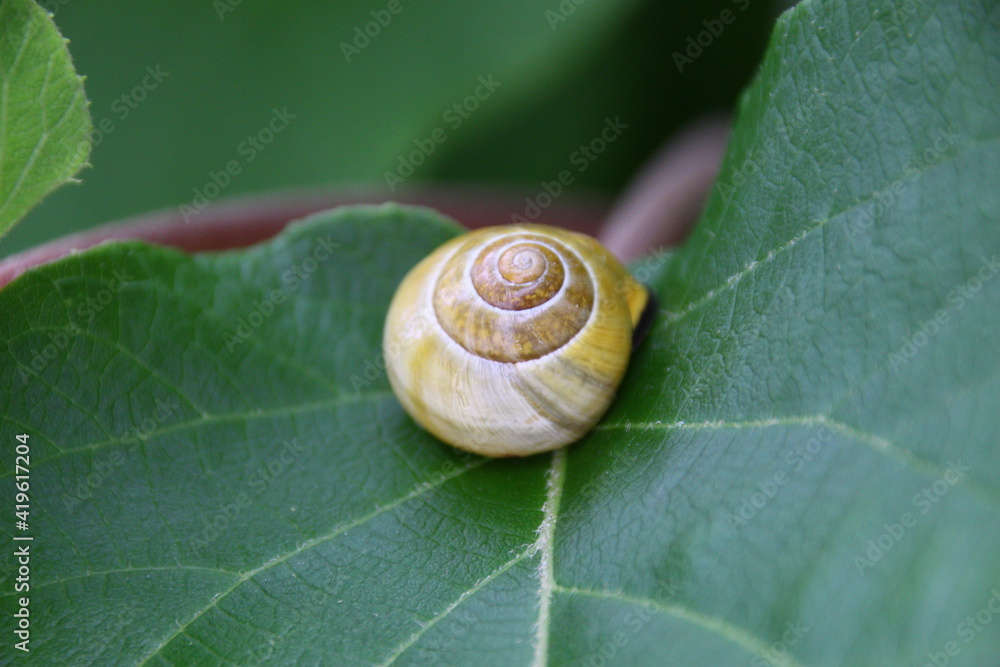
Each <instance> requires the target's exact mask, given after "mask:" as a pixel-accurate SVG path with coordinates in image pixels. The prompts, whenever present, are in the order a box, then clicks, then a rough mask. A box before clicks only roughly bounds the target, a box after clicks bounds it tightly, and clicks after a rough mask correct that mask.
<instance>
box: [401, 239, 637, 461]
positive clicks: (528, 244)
mask: <svg viewBox="0 0 1000 667" xmlns="http://www.w3.org/2000/svg"><path fill="white" fill-rule="evenodd" d="M648 298H649V297H648V293H647V291H646V288H645V287H643V286H642V285H641V284H640V283H638V282H637V281H636V280H635V279H634V278H633V277H632V276H631V275H630V274H629V272H628V271H627V270H626V269H625V267H624V266H622V264H621V263H620V262H619V261H618V260H617V259H615V257H614V256H612V255H611V253H609V252H608V251H607V250H606V249H605V248H604V247H603V246H602V245H600V244H599V243H598V242H597V241H596V240H594V239H592V238H590V237H589V236H584V235H582V234H577V233H574V232H569V231H566V230H562V229H558V228H555V227H548V226H544V225H510V226H502V227H488V228H485V229H481V230H478V231H475V232H472V233H469V234H465V235H462V236H459V237H457V238H455V239H453V240H451V241H449V242H447V243H445V244H444V245H442V246H441V247H440V248H438V249H437V250H435V251H434V252H433V253H432V254H431V255H430V256H429V257H427V258H426V259H424V260H423V261H421V262H420V263H419V264H417V266H415V267H414V268H413V270H411V271H410V272H409V274H407V276H406V277H405V278H404V279H403V282H402V283H401V284H400V286H399V289H398V290H397V291H396V294H395V296H394V297H393V300H392V304H391V305H390V307H389V314H388V317H387V319H386V323H385V331H384V335H383V351H384V353H385V358H386V369H387V371H388V375H389V381H390V383H391V384H392V388H393V391H394V392H395V394H396V396H397V397H398V398H399V400H400V402H401V403H402V404H403V407H404V408H405V409H406V411H407V412H408V413H409V414H410V416H411V417H413V419H414V420H416V421H417V422H418V423H419V424H420V425H421V426H423V427H424V428H426V429H427V430H428V431H430V432H431V433H433V434H434V435H436V436H437V437H438V438H440V439H441V440H443V441H445V442H447V443H449V444H451V445H454V446H455V447H459V448H461V449H466V450H469V451H472V452H475V453H477V454H483V455H486V456H527V455H530V454H536V453H538V452H544V451H548V450H551V449H555V448H557V447H561V446H563V445H566V444H569V443H571V442H574V441H575V440H578V439H579V438H581V437H582V436H583V435H584V434H585V433H587V432H588V431H589V430H590V429H591V428H593V426H594V424H596V423H597V421H598V420H599V419H600V418H601V416H602V415H603V414H604V413H605V412H606V411H607V409H608V407H609V406H610V404H611V401H612V399H613V398H614V395H615V392H616V390H617V389H618V385H619V384H620V383H621V380H622V378H623V377H624V375H625V369H626V368H627V366H628V360H629V355H630V354H631V351H632V333H633V329H634V328H635V326H636V324H637V323H638V321H639V318H640V316H641V315H642V312H643V309H644V308H645V306H646V303H647V300H648Z"/></svg>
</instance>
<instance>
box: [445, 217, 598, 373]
mask: <svg viewBox="0 0 1000 667" xmlns="http://www.w3.org/2000/svg"><path fill="white" fill-rule="evenodd" d="M475 250H476V248H475V247H469V246H461V247H460V248H459V249H458V250H457V251H456V252H455V254H454V255H452V257H451V258H450V259H449V260H448V261H447V263H446V265H445V267H444V269H443V270H442V272H441V275H440V278H439V279H438V283H437V286H436V289H435V293H434V310H435V313H436V315H437V318H438V321H439V322H440V323H441V327H442V328H443V329H444V330H445V331H446V332H447V333H448V335H449V336H450V337H451V338H452V340H454V341H455V342H456V343H458V344H459V345H461V346H462V347H463V348H465V349H466V350H468V351H469V352H471V353H472V354H475V355H478V356H480V357H483V358H486V359H491V360H493V361H501V362H506V363H515V362H518V361H528V360H530V359H538V358H539V357H542V356H545V355H546V354H549V353H550V352H553V351H555V350H557V349H559V348H560V347H562V346H563V345H565V344H566V343H567V342H568V341H569V340H570V339H572V338H573V337H574V336H575V335H576V334H577V332H579V331H580V329H582V328H583V326H584V325H585V324H586V322H587V320H588V319H589V318H590V313H591V311H592V310H593V307H594V285H593V282H592V280H591V277H590V273H589V272H588V271H587V269H586V268H585V267H584V266H583V264H582V263H581V261H580V259H579V258H578V257H577V255H576V254H575V253H574V252H572V251H571V250H570V249H568V248H567V247H566V246H564V245H563V244H561V243H559V242H558V241H555V240H553V239H550V238H546V237H544V236H539V235H535V234H524V233H513V234H510V235H508V236H504V237H501V238H500V239H498V240H497V241H494V242H493V243H491V244H489V245H488V246H486V248H484V249H483V250H482V251H481V252H479V253H478V254H477V255H476V258H475V260H474V261H472V262H471V263H470V262H469V259H468V256H469V253H472V252H475ZM466 274H468V278H466ZM470 283H471V286H472V288H473V289H469V286H470Z"/></svg>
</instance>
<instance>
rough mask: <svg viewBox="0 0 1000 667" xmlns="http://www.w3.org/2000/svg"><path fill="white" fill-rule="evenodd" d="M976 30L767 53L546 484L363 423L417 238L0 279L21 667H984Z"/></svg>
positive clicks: (385, 405)
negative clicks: (617, 355) (19, 550)
mask: <svg viewBox="0 0 1000 667" xmlns="http://www.w3.org/2000/svg"><path fill="white" fill-rule="evenodd" d="M998 18H1000V15H998V10H997V6H996V4H995V3H986V2H984V3H979V4H975V3H966V5H964V6H961V7H960V6H958V5H957V3H955V4H952V3H938V4H936V5H929V4H917V3H905V4H900V5H899V6H898V7H894V6H893V5H891V4H887V3H866V2H852V3H838V2H826V3H820V2H806V3H805V4H803V5H802V6H800V7H798V8H796V9H795V10H793V11H791V12H790V13H788V14H786V15H785V17H783V19H782V20H781V22H780V23H779V26H778V30H777V32H776V35H775V37H774V39H773V43H772V44H771V47H770V49H769V52H768V56H767V57H766V59H765V62H764V64H763V68H762V71H761V73H760V76H759V79H758V81H757V82H756V83H755V85H754V86H753V87H752V88H751V90H750V91H749V92H748V94H747V96H746V97H745V99H744V101H743V103H742V107H741V114H740V120H739V122H738V124H737V127H736V128H735V130H734V136H733V144H732V147H731V150H730V153H729V156H728V158H727V161H726V164H725V166H724V168H723V171H722V174H721V175H720V181H719V187H718V188H717V190H716V192H715V193H714V196H713V198H712V200H711V202H710V203H709V205H708V208H707V210H706V212H705V216H704V220H703V221H702V224H701V225H700V226H699V228H698V229H697V230H696V232H695V234H694V235H693V237H692V238H691V239H690V240H689V242H688V243H687V244H686V245H685V246H684V247H683V248H681V249H680V250H679V251H678V252H677V253H676V254H675V255H674V256H673V257H672V259H671V260H670V262H669V264H668V265H666V266H665V267H657V266H655V262H656V260H653V262H654V265H651V266H650V267H648V268H651V269H657V270H655V271H653V272H652V275H653V277H652V278H651V281H652V282H653V284H654V286H655V287H656V289H657V291H658V292H659V295H660V300H661V304H662V305H663V307H664V308H665V312H664V313H662V314H661V316H660V318H659V320H658V321H657V322H656V323H655V325H654V328H653V330H652V332H651V333H650V335H649V338H648V339H647V341H646V342H645V343H644V345H643V346H642V347H641V348H640V350H639V351H638V353H637V355H636V357H635V358H634V361H633V365H632V368H631V370H630V372H629V375H628V377H627V378H626V381H625V383H624V384H623V387H622V389H621V392H620V396H619V399H618V401H617V402H616V404H615V405H614V406H613V408H612V410H611V412H610V413H609V414H608V416H607V417H606V418H605V419H604V421H603V422H602V424H601V425H600V426H599V427H598V428H597V430H596V431H595V432H594V433H592V434H591V435H590V436H588V437H587V438H585V440H584V441H582V442H580V443H578V444H577V445H574V446H573V447H571V448H569V449H568V450H563V451H561V452H557V453H555V454H551V455H542V456H537V457H532V458H530V459H526V460H515V461H512V460H504V461H494V460H490V461H486V460H483V459H479V458H475V457H471V456H466V455H463V454H461V453H459V452H457V451H454V450H451V449H450V448H448V447H446V446H444V445H441V444H439V443H437V442H436V441H434V440H433V438H431V437H429V436H428V435H426V434H425V433H423V432H421V431H420V430H419V429H417V428H416V427H415V426H414V425H413V424H412V422H411V421H410V420H409V419H408V418H406V416H405V415H404V414H403V413H402V412H401V409H400V408H399V406H398V404H397V403H396V401H395V399H394V398H393V397H392V395H391V394H390V393H389V392H388V386H387V382H386V380H385V378H384V373H382V372H381V370H380V357H379V338H380V328H381V324H382V320H383V318H384V314H385V309H386V306H387V304H388V300H389V299H390V297H391V294H392V290H393V288H394V286H395V284H396V283H397V282H398V281H399V279H400V278H401V277H402V275H403V274H404V273H405V271H406V270H407V269H408V268H409V267H410V266H411V265H412V264H413V263H414V262H416V261H417V260H418V259H419V258H420V257H421V256H423V255H424V254H425V253H427V252H428V251H429V250H430V249H431V248H432V247H434V246H435V245H437V244H438V243H440V242H441V241H443V240H444V239H446V238H448V237H450V236H451V235H453V234H454V233H456V228H455V227H454V226H453V225H451V224H450V223H448V222H447V221H443V220H441V219H439V218H438V217H437V216H435V215H433V214H431V213H428V212H424V211H420V210H416V209H409V208H395V207H390V208H382V209H366V208H360V209H345V210H343V211H341V212H338V213H333V214H328V215H323V216H320V217H318V218H315V219H314V220H312V221H311V222H308V223H306V224H303V225H300V226H297V227H295V228H294V229H291V230H289V231H288V232H286V233H285V234H283V235H282V236H280V237H279V238H277V239H276V240H274V241H273V242H271V243H268V244H265V245H263V246H260V247H257V248H253V249H249V250H246V251H240V252H233V253H224V254H219V255H200V256H194V257H188V256H186V255H183V254H181V253H178V252H175V251H171V250H167V249H162V248H153V247H148V246H144V245H141V244H134V243H130V244H119V245H108V246H103V247H100V248H96V249H93V250H91V251H89V252H86V253H82V254H79V255H75V256H72V257H69V258H67V259H65V260H62V261H60V262H57V263H54V264H51V265H48V266H45V267H42V268H40V269H38V270H35V271H32V272H29V273H27V274H25V275H23V276H22V277H21V278H19V279H18V280H17V281H16V282H14V283H12V284H11V285H10V286H8V287H7V288H6V289H5V290H4V291H2V292H0V313H2V314H3V317H2V319H0V340H2V341H4V343H5V344H6V349H5V350H4V351H3V352H0V378H2V382H3V386H5V387H11V390H10V391H7V392H6V393H4V394H2V395H0V406H2V408H3V415H4V417H3V420H2V422H0V442H4V443H11V444H10V445H9V446H8V445H6V444H5V445H4V451H10V449H8V447H10V448H11V449H12V447H13V444H14V443H15V435H16V434H19V433H27V434H28V435H29V436H30V437H29V442H30V444H31V448H32V460H31V463H32V467H31V497H32V510H31V511H32V515H31V525H30V529H29V530H28V531H25V532H24V533H19V535H23V534H30V535H32V536H33V537H34V542H33V543H32V549H33V553H34V555H33V558H32V562H31V567H32V570H31V577H32V589H31V606H30V609H31V613H32V619H33V623H34V625H33V628H34V630H33V631H34V633H35V634H34V635H33V639H32V641H33V643H32V650H33V653H34V654H35V657H38V658H39V659H43V661H44V662H56V663H59V662H66V661H72V662H75V663H79V664H89V663H96V664H108V663H117V662H123V663H133V662H145V663H148V664H215V663H219V662H224V661H230V662H234V663H237V664H254V663H257V662H260V661H264V660H272V661H275V662H276V663H278V664H281V663H292V662H297V663H300V664H368V663H382V662H389V661H392V660H396V661H398V662H401V663H408V662H413V663H415V662H437V663H448V664H476V665H480V664H503V665H509V664H529V663H531V662H532V661H537V662H544V661H547V662H550V663H552V664H570V663H573V662H574V661H576V662H577V663H581V664H589V665H596V664H608V663H615V662H617V663H621V664H650V665H661V664H671V665H672V664H678V665H688V664H691V665H728V664H734V665H735V664H748V663H749V664H752V665H760V664H768V663H773V664H785V665H797V664H801V665H820V664H824V665H825V664H830V665H835V664H860V665H892V664H900V665H904V664H905V665H909V664H924V663H925V662H930V663H931V664H934V662H935V661H937V662H938V663H939V664H941V663H942V661H947V663H948V664H968V665H985V664H995V663H996V662H997V661H998V660H1000V619H998V618H997V617H996V611H995V610H996V609H998V607H997V600H1000V592H998V591H1000V561H998V559H997V557H996V555H997V553H998V552H1000V448H998V446H997V444H998V443H997V432H998V428H997V426H998V418H997V416H996V404H997V400H998V398H1000V373H998V368H1000V345H998V343H1000V287H998V284H1000V281H997V280H994V278H995V277H996V272H997V269H998V268H1000V267H998V266H997V265H996V262H997V261H998V255H1000V228H998V226H997V225H996V220H997V218H998V216H1000V193H998V192H997V191H996V189H995V187H994V182H993V181H994V180H995V174H996V173H997V168H998V167H1000V151H998V145H997V137H998V136H1000V133H998V129H1000V127H998V126H1000V119H998V117H997V114H996V108H997V107H998V102H1000V100H998V93H997V86H996V83H997V81H996V76H997V72H998V71H1000V69H998V67H997V65H998V61H1000V52H998V44H997V43H996V35H997V33H996V28H997V27H998ZM328 253H332V254H328ZM324 258H325V259H324ZM641 268H642V267H640V270H641ZM300 274H301V275H300ZM305 274H308V275H305ZM2 465H3V479H2V482H0V484H2V485H3V488H4V495H5V496H6V497H11V496H12V495H13V489H12V484H13V479H12V477H13V474H14V469H13V465H14V462H13V459H12V458H11V457H10V456H6V457H4V459H3V463H2ZM2 531H3V532H4V533H5V534H11V533H13V532H16V531H14V529H13V524H12V523H11V522H5V523H4V524H2ZM5 586H6V587H7V588H6V590H5V591H4V592H3V597H0V600H2V602H0V606H2V609H3V614H4V615H5V616H8V617H9V614H11V613H13V611H14V609H15V606H16V605H15V596H14V595H12V594H11V592H10V584H9V583H8V584H5ZM3 650H4V654H3V655H5V656H6V655H8V654H9V653H13V652H12V651H11V650H10V649H9V644H5V645H4V649H3Z"/></svg>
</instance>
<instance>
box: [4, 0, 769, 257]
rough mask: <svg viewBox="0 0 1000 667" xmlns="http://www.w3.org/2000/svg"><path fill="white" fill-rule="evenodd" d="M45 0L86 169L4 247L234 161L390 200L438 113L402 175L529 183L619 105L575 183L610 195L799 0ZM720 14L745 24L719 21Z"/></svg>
mask: <svg viewBox="0 0 1000 667" xmlns="http://www.w3.org/2000/svg"><path fill="white" fill-rule="evenodd" d="M578 3H579V4H578ZM40 4H42V5H43V6H45V7H46V8H48V9H49V10H50V11H52V12H53V13H54V14H55V21H56V23H57V24H58V26H59V28H60V30H61V31H62V32H63V34H64V35H65V36H66V37H67V38H69V39H70V51H71V53H72V54H73V57H74V61H75V64H76V67H77V70H78V71H79V72H80V73H81V74H83V75H85V76H86V90H87V94H88V97H89V98H90V100H91V115H92V116H93V119H94V124H95V127H96V128H97V130H96V132H95V136H94V139H95V146H94V150H93V154H92V156H91V164H92V167H90V168H87V169H85V170H84V171H83V172H82V173H81V174H80V175H79V177H80V179H81V180H82V184H79V185H77V184H71V185H67V186H64V187H63V188H61V189H59V190H58V191H56V192H55V193H54V194H53V195H51V196H50V197H49V198H48V199H46V200H45V201H44V202H43V203H42V204H41V205H39V206H38V207H37V208H36V209H35V210H33V211H32V212H31V213H30V214H29V215H28V216H27V218H26V219H25V220H23V221H22V222H21V224H19V225H18V226H17V227H15V228H14V230H13V231H12V232H11V233H10V234H8V235H7V236H6V237H5V238H3V239H2V240H0V256H6V255H9V254H12V253H14V252H18V251H20V250H23V249H24V248H27V247H30V246H32V245H36V244H38V243H40V242H42V241H45V240H48V239H50V238H53V237H56V236H60V235H63V234H66V233H69V232H73V231H78V230H81V229H85V228H88V227H92V226H94V225H97V224H100V223H103V222H108V221H111V220H115V219H118V218H121V217H125V216H131V215H135V214H139V213H143V212H147V211H151V210H154V209H158V208H164V207H176V206H179V205H181V204H184V203H190V202H191V201H192V199H193V198H194V197H195V189H203V188H204V186H205V185H206V184H207V183H209V182H210V174H211V173H212V172H220V171H223V170H224V169H225V167H226V165H227V163H228V162H229V161H231V160H236V161H237V162H238V163H239V165H240V169H241V171H240V173H239V174H238V175H236V176H234V177H233V178H232V179H231V181H230V183H229V184H228V185H227V186H226V187H225V188H224V189H223V190H222V192H221V195H220V197H219V198H220V199H221V198H224V197H230V196H233V195H238V194H245V193H249V192H259V191H263V190H273V189H277V188H287V187H295V186H305V187H316V186H337V185H339V184H345V183H350V184H357V183H369V184H373V185H374V186H375V187H376V188H380V189H381V191H384V194H385V196H386V197H390V196H391V194H392V192H391V191H390V190H389V188H388V186H387V185H386V182H385V178H384V174H385V172H386V171H387V170H393V169H396V168H398V167H399V160H400V155H406V154H408V153H409V152H410V151H412V150H414V149H415V144H414V141H424V143H425V145H427V144H426V140H427V139H428V138H429V137H431V136H432V133H433V132H434V130H435V129H438V128H440V130H441V131H443V132H444V136H446V137H447V140H446V141H444V142H443V143H440V144H436V145H435V150H434V152H433V154H431V155H430V156H429V157H427V159H426V161H425V162H424V163H423V164H422V165H420V166H418V167H416V168H415V170H414V174H413V176H412V177H411V178H409V179H407V181H406V183H405V186H406V187H419V186H420V185H421V184H425V183H427V182H429V181H435V182H448V183H461V184H469V185H478V184H484V183H488V184H491V185H496V186H510V187H515V188H518V187H523V188H524V189H525V190H526V191H529V192H530V193H532V194H533V193H534V192H536V191H537V190H538V189H539V183H540V182H541V181H542V180H551V179H553V178H554V177H555V176H556V175H557V174H558V172H559V171H560V170H562V169H566V168H568V167H570V156H571V154H572V153H573V152H574V151H575V150H576V149H577V148H578V147H579V146H580V145H581V144H583V143H587V142H589V141H590V140H591V139H593V138H594V137H596V136H598V135H599V133H600V131H601V129H602V127H603V125H604V119H605V117H612V118H614V117H620V118H621V120H622V122H624V123H627V124H628V126H629V128H628V130H627V131H625V132H624V133H623V134H622V136H621V137H620V138H619V139H618V140H616V141H615V143H614V144H613V145H612V146H610V147H609V148H608V150H607V151H606V152H605V153H604V154H603V155H602V156H601V157H600V158H599V159H597V160H595V161H594V162H593V163H592V164H590V166H589V167H588V168H587V170H586V171H585V172H583V173H581V174H580V175H579V177H578V178H577V179H576V181H575V182H574V184H573V185H572V186H571V187H570V188H569V190H570V191H571V192H572V191H577V192H583V191H587V192H594V191H596V192H597V193H599V194H605V195H607V196H608V197H613V196H614V194H615V193H616V192H617V191H618V190H620V189H621V187H622V186H623V185H624V184H625V183H626V182H627V181H628V179H629V177H630V176H631V175H632V174H633V173H634V172H635V170H636V169H637V168H638V167H640V166H641V165H642V163H643V162H644V160H646V159H647V158H648V157H649V156H650V155H651V154H652V153H653V152H654V151H655V150H656V149H657V148H658V147H659V146H660V145H661V143H662V142H663V141H665V140H666V139H668V138H669V137H670V136H671V135H672V134H673V133H674V132H676V131H677V129H679V128H680V127H681V126H683V125H684V124H685V123H687V122H689V121H691V120H693V119H695V118H697V117H699V116H702V115H704V114H705V113H707V112H711V111H717V110H723V111H724V110H727V109H731V108H732V106H733V104H734V103H735V101H736V98H737V96H738V94H739V92H740V91H741V90H742V88H743V87H744V85H745V84H746V83H747V82H748V80H749V78H750V77H751V76H752V75H753V73H754V71H755V69H756V66H757V63H758V61H759V59H760V56H761V54H762V52H763V49H764V47H765V45H766V42H767V39H768V35H769V33H770V30H771V27H772V26H773V23H774V19H775V17H776V16H777V14H778V12H779V11H780V10H781V9H783V8H784V7H785V5H787V4H788V3H787V2H777V3H776V2H774V1H773V0H758V1H756V2H754V1H753V0H718V1H711V2H699V3H688V2H680V1H676V0H670V1H668V0H656V1H654V0H650V1H640V0H575V1H574V0H562V1H561V2H560V1H558V0H550V1H547V2H546V1H543V2H503V3H485V2H484V3H469V2H459V1H458V0H447V1H443V2H436V3H430V2H420V1H419V0H384V1H376V2H356V1H351V2H337V3H321V2H300V3H261V2H252V1H251V0H242V1H241V0H215V1H214V2H213V1H210V0H197V1H195V0H182V1H175V2H170V3H131V2H111V1H110V0H88V1H86V2H84V1H83V0H44V1H43V2H41V3H40ZM391 9H396V10H397V13H395V14H393V13H392V12H391V11H390V10H391ZM724 10H729V11H731V12H732V16H733V17H734V19H733V20H732V22H731V23H730V24H728V25H724V26H722V24H720V23H713V21H715V19H717V18H718V17H719V16H720V14H721V13H722V12H723V11H724ZM371 12H375V13H376V14H375V17H374V18H373V16H372V14H371ZM378 18H381V19H382V22H383V23H385V25H378V24H377V23H376V24H372V25H368V26H367V27H368V29H369V31H370V32H372V33H375V32H376V29H375V26H376V25H377V34H375V36H374V37H369V38H368V42H367V44H365V39H364V38H360V39H358V41H357V42H355V39H356V38H357V36H358V33H359V32H362V31H364V29H365V27H366V24H369V23H371V22H372V21H375V20H376V19H378ZM706 21H707V22H709V23H712V25H713V26H714V27H715V28H716V29H717V30H718V29H719V28H720V26H721V27H722V29H721V30H720V31H719V34H717V35H710V37H711V40H710V43H708V45H707V46H705V47H704V48H703V51H702V53H701V54H700V55H699V56H698V57H696V58H695V59H694V60H693V62H692V63H689V64H687V65H686V66H685V67H684V69H683V72H679V71H678V67H677V65H676V64H675V60H674V57H673V54H674V53H675V52H681V53H683V52H684V51H685V50H686V49H687V48H688V47H689V45H690V42H689V41H688V40H689V38H697V37H698V35H699V34H700V33H705V31H706V30H707V29H708V28H709V27H710V26H709V25H707V24H706V23H705V22H706ZM702 41H703V42H705V41H708V38H707V37H705V36H704V35H702ZM345 43H346V44H349V45H351V47H353V48H352V49H351V52H350V53H349V54H345V47H344V46H343V45H344V44H345ZM359 45H360V48H359ZM348 55H349V56H350V62H348ZM157 71H158V72H160V74H159V75H158V76H152V75H151V74H150V72H157ZM480 77H484V78H485V79H489V78H490V77H492V80H493V81H496V82H499V83H500V85H499V86H498V87H496V88H495V89H494V90H492V92H490V93H489V95H488V97H486V99H483V100H481V101H479V102H478V108H477V109H475V110H474V111H468V110H466V111H465V112H464V113H463V112H461V111H458V110H455V109H454V105H456V104H459V105H461V104H463V101H464V100H465V99H466V98H467V97H468V96H470V95H472V94H474V92H475V90H476V88H477V86H479V85H480V83H479V78H480ZM480 92H481V93H485V92H486V91H485V89H482V88H481V89H480ZM275 108H277V109H279V110H280V109H286V108H287V111H288V112H289V113H290V114H293V115H294V116H295V117H294V119H293V120H291V121H290V122H289V123H288V125H287V127H286V128H284V129H283V130H282V131H281V132H280V133H278V134H276V135H274V137H273V141H271V143H269V144H267V145H266V147H264V148H263V150H260V151H257V150H256V149H253V150H248V149H247V148H246V144H244V143H243V142H245V141H246V140H247V138H248V137H249V136H251V135H257V134H258V132H259V131H260V130H262V129H263V128H264V127H266V126H267V124H268V122H269V120H270V119H271V117H272V114H273V111H272V110H273V109H275ZM449 110H451V112H450V113H449ZM446 114H447V115H446ZM458 119H460V121H461V122H460V124H458ZM440 136H442V135H441V134H440V133H439V134H438V137H440ZM265 138H266V133H265ZM241 145H242V146H243V149H242V150H241ZM251 153H253V154H254V157H253V159H252V161H251V160H249V156H250V154H251ZM193 224H194V223H193Z"/></svg>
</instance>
